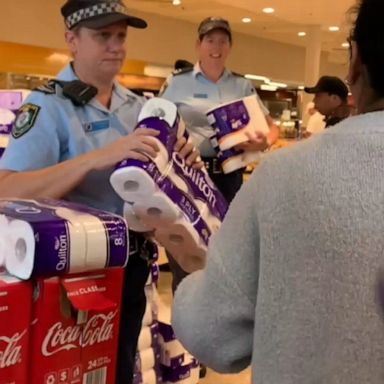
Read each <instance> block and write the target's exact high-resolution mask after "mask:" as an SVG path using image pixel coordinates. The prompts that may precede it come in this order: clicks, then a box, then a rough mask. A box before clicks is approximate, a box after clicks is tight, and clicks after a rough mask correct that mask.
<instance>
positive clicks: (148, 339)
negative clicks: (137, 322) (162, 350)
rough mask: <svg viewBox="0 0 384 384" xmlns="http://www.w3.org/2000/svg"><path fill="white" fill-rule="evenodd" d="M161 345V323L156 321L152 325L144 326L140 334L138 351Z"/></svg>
mask: <svg viewBox="0 0 384 384" xmlns="http://www.w3.org/2000/svg"><path fill="white" fill-rule="evenodd" d="M158 346H159V324H158V323H157V322H156V323H154V324H152V325H150V326H144V327H143V328H142V329H141V332H140V335H139V341H138V344H137V349H138V351H144V350H146V349H148V348H151V347H158Z"/></svg>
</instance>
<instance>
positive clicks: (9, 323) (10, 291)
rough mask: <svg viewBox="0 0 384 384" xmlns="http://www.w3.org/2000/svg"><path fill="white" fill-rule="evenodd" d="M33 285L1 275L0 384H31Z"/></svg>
mask: <svg viewBox="0 0 384 384" xmlns="http://www.w3.org/2000/svg"><path fill="white" fill-rule="evenodd" d="M31 321H32V283H30V282H26V281H20V280H18V279H16V278H14V277H11V276H7V275H5V274H2V275H0V383H4V384H30V381H29V374H28V360H29V356H30V337H29V326H30V324H31Z"/></svg>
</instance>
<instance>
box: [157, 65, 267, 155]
mask: <svg viewBox="0 0 384 384" xmlns="http://www.w3.org/2000/svg"><path fill="white" fill-rule="evenodd" d="M252 94H255V95H256V97H257V99H258V101H259V103H260V106H261V108H262V110H263V112H264V114H265V115H268V114H269V111H268V110H267V109H266V108H265V106H264V105H263V103H262V102H261V100H260V98H259V96H258V95H257V92H256V90H255V88H254V87H253V85H252V83H251V82H250V81H249V80H248V79H246V78H244V77H243V76H241V75H238V74H235V73H233V72H231V71H229V70H227V69H225V71H224V73H223V75H222V77H221V78H220V79H219V81H218V82H216V83H214V82H212V81H211V80H209V79H208V78H207V77H206V76H205V74H204V73H203V72H202V70H201V68H200V65H199V63H197V64H195V66H194V68H190V69H184V70H180V71H176V72H174V73H173V74H172V75H171V76H169V78H168V79H167V81H166V83H165V85H164V87H163V90H162V91H160V96H161V97H163V98H165V99H168V100H170V101H172V102H174V103H175V104H176V105H177V106H178V109H179V112H180V114H181V116H182V118H183V119H184V121H185V123H186V126H187V129H188V132H189V134H190V137H191V139H192V141H193V143H194V145H195V146H196V147H197V148H199V150H200V153H201V155H202V156H204V157H215V156H216V152H215V150H214V149H213V147H212V145H211V143H210V140H209V138H210V137H211V136H212V135H213V134H214V130H213V128H212V127H211V126H210V125H209V123H208V119H207V116H206V115H205V113H206V112H207V111H208V110H209V109H211V108H214V107H216V106H218V105H219V104H222V103H226V102H230V101H233V100H236V99H240V98H243V97H245V96H250V95H252Z"/></svg>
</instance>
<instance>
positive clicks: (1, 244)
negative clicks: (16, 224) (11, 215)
mask: <svg viewBox="0 0 384 384" xmlns="http://www.w3.org/2000/svg"><path fill="white" fill-rule="evenodd" d="M8 226H9V224H8V219H7V217H6V216H5V215H0V268H1V267H3V266H4V265H5V258H6V255H7V253H8V252H9V239H8V236H9V235H8Z"/></svg>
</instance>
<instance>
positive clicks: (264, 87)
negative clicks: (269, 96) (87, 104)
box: [260, 84, 277, 91]
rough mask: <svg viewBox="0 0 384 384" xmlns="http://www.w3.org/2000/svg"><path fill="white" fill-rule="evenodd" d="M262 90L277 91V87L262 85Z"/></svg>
mask: <svg viewBox="0 0 384 384" xmlns="http://www.w3.org/2000/svg"><path fill="white" fill-rule="evenodd" d="M260 89H261V90H263V91H276V90H277V87H275V86H273V85H269V84H261V85H260Z"/></svg>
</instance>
